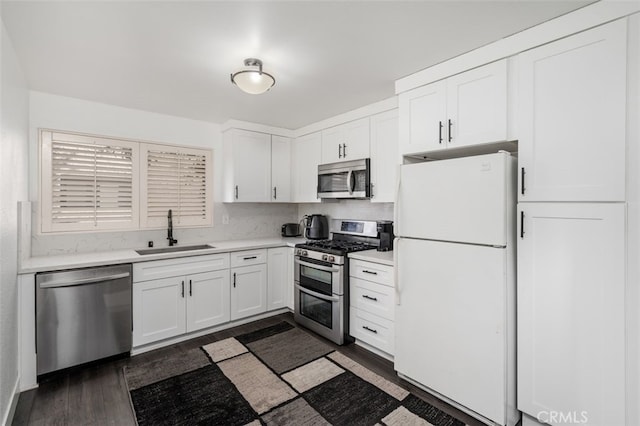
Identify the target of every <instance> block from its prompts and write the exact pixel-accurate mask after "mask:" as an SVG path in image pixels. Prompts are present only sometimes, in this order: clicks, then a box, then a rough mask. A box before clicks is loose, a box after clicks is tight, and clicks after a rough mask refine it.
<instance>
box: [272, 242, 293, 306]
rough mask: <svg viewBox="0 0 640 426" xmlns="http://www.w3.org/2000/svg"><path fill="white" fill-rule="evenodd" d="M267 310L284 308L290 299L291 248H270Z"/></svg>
mask: <svg viewBox="0 0 640 426" xmlns="http://www.w3.org/2000/svg"><path fill="white" fill-rule="evenodd" d="M267 257H268V259H269V263H268V264H267V271H268V277H267V310H268V311H270V310H273V309H280V308H284V307H285V306H286V305H287V303H288V302H289V300H288V294H287V289H288V285H287V284H288V283H287V279H288V277H289V273H288V269H287V268H288V266H289V261H288V257H289V248H288V247H278V248H270V249H269V251H268V254H267Z"/></svg>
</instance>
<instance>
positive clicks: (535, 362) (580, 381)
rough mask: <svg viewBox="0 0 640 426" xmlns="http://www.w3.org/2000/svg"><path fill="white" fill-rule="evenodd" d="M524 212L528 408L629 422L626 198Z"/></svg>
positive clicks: (521, 370) (526, 206)
mask: <svg viewBox="0 0 640 426" xmlns="http://www.w3.org/2000/svg"><path fill="white" fill-rule="evenodd" d="M519 211H520V212H521V213H520V215H519V219H520V220H521V222H523V223H520V226H521V228H519V231H520V235H519V238H518V409H519V410H520V411H523V412H525V413H527V414H529V415H531V416H533V417H537V418H539V419H540V420H542V421H544V422H546V423H549V424H552V425H557V424H561V423H567V422H565V421H564V420H562V419H561V418H560V417H559V415H557V414H558V413H560V414H563V415H564V416H574V417H572V418H574V419H578V423H584V424H588V425H624V424H625V310H624V306H625V272H624V271H625V238H626V237H625V222H626V218H625V215H626V214H625V212H626V210H625V204H624V203H597V204H596V203H594V204H579V203H520V204H519ZM522 226H524V228H522ZM554 413H555V414H556V415H555V417H553V418H551V417H549V416H550V414H554ZM554 419H555V420H554ZM558 419H560V420H558ZM581 419H585V421H579V420H581Z"/></svg>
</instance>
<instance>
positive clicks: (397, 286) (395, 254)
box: [393, 238, 400, 306]
mask: <svg viewBox="0 0 640 426" xmlns="http://www.w3.org/2000/svg"><path fill="white" fill-rule="evenodd" d="M393 247H394V249H393V284H394V286H393V288H394V290H395V296H396V305H398V306H400V281H399V280H398V269H399V268H398V252H399V251H400V238H395V241H394V242H393Z"/></svg>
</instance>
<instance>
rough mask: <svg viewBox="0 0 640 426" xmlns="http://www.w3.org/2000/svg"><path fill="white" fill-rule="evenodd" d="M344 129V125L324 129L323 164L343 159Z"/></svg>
mask: <svg viewBox="0 0 640 426" xmlns="http://www.w3.org/2000/svg"><path fill="white" fill-rule="evenodd" d="M343 142H344V131H343V128H342V126H336V127H331V128H329V129H325V130H323V131H322V161H321V164H326V163H335V162H337V161H343V158H342V143H343Z"/></svg>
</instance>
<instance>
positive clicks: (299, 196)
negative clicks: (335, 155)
mask: <svg viewBox="0 0 640 426" xmlns="http://www.w3.org/2000/svg"><path fill="white" fill-rule="evenodd" d="M321 149H322V138H321V135H320V132H316V133H311V134H309V135H306V136H302V137H300V138H297V139H296V140H295V141H294V142H293V167H292V169H293V190H294V197H293V202H295V203H319V202H320V199H319V198H318V164H320V152H321Z"/></svg>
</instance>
